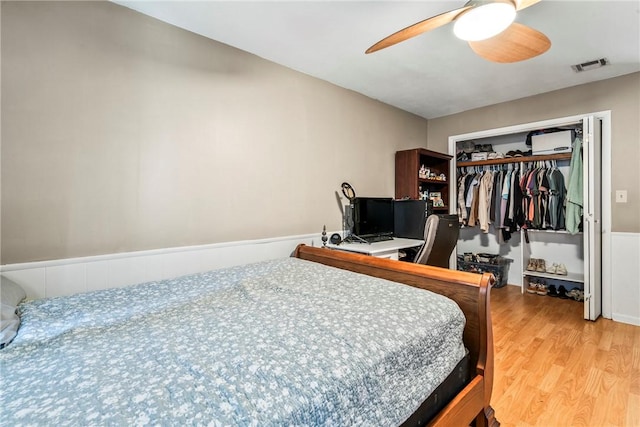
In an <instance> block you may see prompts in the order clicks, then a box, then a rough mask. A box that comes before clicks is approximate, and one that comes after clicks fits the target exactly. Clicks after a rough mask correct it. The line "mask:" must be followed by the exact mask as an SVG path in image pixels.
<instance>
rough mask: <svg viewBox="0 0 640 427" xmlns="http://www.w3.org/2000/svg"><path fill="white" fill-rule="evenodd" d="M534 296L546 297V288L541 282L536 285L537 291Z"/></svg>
mask: <svg viewBox="0 0 640 427" xmlns="http://www.w3.org/2000/svg"><path fill="white" fill-rule="evenodd" d="M536 294H538V295H543V296H544V295H547V286H546V285H545V284H544V283H543V282H540V283H538V289H537V290H536Z"/></svg>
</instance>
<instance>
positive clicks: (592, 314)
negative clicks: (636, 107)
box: [582, 116, 602, 320]
mask: <svg viewBox="0 0 640 427" xmlns="http://www.w3.org/2000/svg"><path fill="white" fill-rule="evenodd" d="M582 124H583V127H582V129H583V148H582V158H583V183H584V193H583V194H584V203H583V205H584V206H583V208H584V211H583V218H584V221H583V223H584V225H583V232H584V233H583V234H584V318H585V319H589V320H596V319H597V318H598V316H600V314H602V216H601V183H602V177H601V170H602V163H601V160H600V159H601V152H602V139H601V134H602V120H601V119H599V118H596V117H593V116H589V117H587V118H585V119H584V120H583V121H582Z"/></svg>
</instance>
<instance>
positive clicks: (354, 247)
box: [327, 237, 424, 260]
mask: <svg viewBox="0 0 640 427" xmlns="http://www.w3.org/2000/svg"><path fill="white" fill-rule="evenodd" d="M423 243H424V241H422V240H416V239H403V238H396V237H394V238H393V240H384V241H382V242H375V243H340V244H339V245H333V244H328V245H327V247H329V248H331V249H338V250H341V251H347V252H358V253H361V254H367V255H373V256H376V257H378V258H389V259H395V260H397V259H398V251H399V250H401V249H407V248H414V247H416V246H422V244H423Z"/></svg>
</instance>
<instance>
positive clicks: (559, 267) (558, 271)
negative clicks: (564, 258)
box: [556, 264, 568, 276]
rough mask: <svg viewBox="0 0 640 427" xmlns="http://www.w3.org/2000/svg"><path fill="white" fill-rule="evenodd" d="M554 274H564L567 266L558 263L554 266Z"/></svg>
mask: <svg viewBox="0 0 640 427" xmlns="http://www.w3.org/2000/svg"><path fill="white" fill-rule="evenodd" d="M556 274H559V275H560V276H566V275H567V274H568V273H567V267H566V266H565V265H564V264H558V265H557V266H556Z"/></svg>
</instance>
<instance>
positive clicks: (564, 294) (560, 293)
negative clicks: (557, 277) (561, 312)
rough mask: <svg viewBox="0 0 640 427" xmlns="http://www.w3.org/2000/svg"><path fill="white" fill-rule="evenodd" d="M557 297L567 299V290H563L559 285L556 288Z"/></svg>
mask: <svg viewBox="0 0 640 427" xmlns="http://www.w3.org/2000/svg"><path fill="white" fill-rule="evenodd" d="M558 297H560V298H562V299H569V296H568V295H567V288H565V287H564V286H563V285H560V287H559V288H558Z"/></svg>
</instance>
